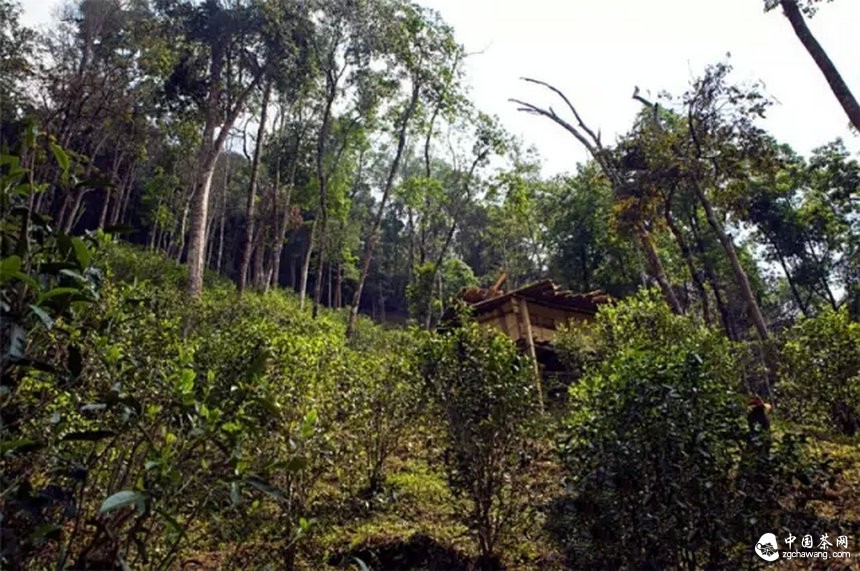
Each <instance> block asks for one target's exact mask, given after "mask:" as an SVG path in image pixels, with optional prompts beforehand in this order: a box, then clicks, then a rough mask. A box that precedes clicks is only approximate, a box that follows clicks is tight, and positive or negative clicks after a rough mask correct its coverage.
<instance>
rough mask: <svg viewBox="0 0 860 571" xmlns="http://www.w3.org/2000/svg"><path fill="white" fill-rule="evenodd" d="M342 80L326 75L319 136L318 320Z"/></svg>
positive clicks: (315, 292)
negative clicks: (334, 117)
mask: <svg viewBox="0 0 860 571" xmlns="http://www.w3.org/2000/svg"><path fill="white" fill-rule="evenodd" d="M339 79H340V74H339V73H337V72H336V71H335V70H331V69H330V70H328V73H326V101H325V108H324V109H323V117H322V125H320V131H319V134H318V136H317V154H316V169H317V182H318V183H319V187H320V201H319V214H320V216H319V217H320V228H319V247H318V248H317V275H316V280H315V281H314V306H313V312H312V313H313V317H314V318H316V316H317V313H318V312H319V304H320V299H321V298H322V284H323V269H324V265H325V255H326V248H327V247H328V174H327V173H326V172H325V168H324V164H323V163H324V161H325V154H326V148H327V147H328V138H329V131H330V130H331V129H330V125H331V108H332V105H333V104H334V99H335V97H336V96H337V84H338V80H339Z"/></svg>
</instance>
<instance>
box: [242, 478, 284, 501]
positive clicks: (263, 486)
mask: <svg viewBox="0 0 860 571" xmlns="http://www.w3.org/2000/svg"><path fill="white" fill-rule="evenodd" d="M245 482H247V483H248V485H249V486H251V487H253V488H257V489H258V490H260V491H261V492H265V493H267V494H269V495H270V496H272V497H273V498H275V499H276V500H278V501H281V502H283V501H285V499H286V498H284V494H283V493H282V492H281V491H280V490H279V489H277V488H276V487H274V486H273V485H271V484H269V483H268V482H266V481H265V480H263V479H261V478H258V477H256V476H250V477H249V478H246V479H245Z"/></svg>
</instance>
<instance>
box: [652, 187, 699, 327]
mask: <svg viewBox="0 0 860 571" xmlns="http://www.w3.org/2000/svg"><path fill="white" fill-rule="evenodd" d="M664 202H665V204H664V209H663V213H664V216H665V218H666V225H667V226H668V227H669V231H671V232H672V235H673V236H674V237H675V241H676V242H678V247H679V248H680V249H681V256H683V258H684V262H685V263H686V264H687V271H689V272H690V278H691V279H692V280H693V285H694V286H695V288H696V291H697V292H698V294H699V297H700V298H701V301H702V319H703V320H704V322H705V324H706V325H710V324H711V304H710V302H709V301H708V292H707V291H706V290H705V284H704V283H702V277H701V275H699V270H698V269H697V268H696V263H695V260H694V259H693V255H692V253H691V252H690V247H689V246H688V245H687V240H685V239H684V234H683V233H682V232H681V229H680V228H679V227H678V224H677V223H676V222H675V217H674V216H673V215H672V193H671V192H670V193H669V195H668V196H666V197H665V201H664Z"/></svg>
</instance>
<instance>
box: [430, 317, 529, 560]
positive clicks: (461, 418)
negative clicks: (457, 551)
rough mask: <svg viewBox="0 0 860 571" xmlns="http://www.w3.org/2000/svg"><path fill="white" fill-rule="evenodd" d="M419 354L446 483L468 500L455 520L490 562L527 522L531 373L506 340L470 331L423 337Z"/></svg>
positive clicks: (473, 326)
mask: <svg viewBox="0 0 860 571" xmlns="http://www.w3.org/2000/svg"><path fill="white" fill-rule="evenodd" d="M421 353H422V363H423V364H422V367H423V374H424V378H425V381H426V383H427V386H428V388H429V390H430V392H431V396H432V399H433V403H434V406H435V408H436V409H437V410H438V411H439V412H438V414H439V415H441V417H442V418H443V422H444V427H445V435H446V437H445V467H446V471H447V473H448V479H449V482H450V485H451V487H452V489H453V490H454V491H455V492H456V493H458V494H460V495H462V496H463V497H464V498H465V499H466V500H467V505H468V508H466V509H465V510H464V511H463V512H462V513H461V514H460V515H461V517H462V518H463V521H464V523H465V524H466V525H467V526H468V527H469V529H470V530H471V531H472V532H473V533H474V534H475V536H476V539H477V542H478V547H479V550H480V553H481V555H482V557H483V558H484V560H485V561H487V562H489V561H490V560H491V559H492V557H493V556H495V555H496V550H497V549H498V548H499V547H500V546H501V545H502V544H503V543H504V542H505V541H506V540H508V539H509V538H510V534H511V533H512V532H513V531H514V530H515V529H517V526H518V525H520V524H522V523H523V522H524V521H525V519H526V518H527V516H528V511H529V510H528V509H527V499H528V496H529V482H528V480H527V479H526V478H524V475H525V471H526V468H527V467H528V465H529V462H530V459H531V456H530V454H531V449H530V435H531V434H532V433H531V430H533V428H534V421H535V413H536V404H537V397H536V395H535V393H534V387H535V385H534V381H533V379H532V377H531V366H530V364H529V363H528V361H527V360H526V359H525V358H524V357H523V356H521V355H520V354H519V352H518V351H517V349H516V347H515V346H514V345H513V343H512V342H511V341H510V340H509V339H508V338H507V337H505V336H503V335H501V334H499V333H493V332H490V331H487V330H486V329H484V328H482V327H480V326H479V325H477V324H475V323H466V324H465V325H464V326H463V327H461V328H457V329H454V330H452V331H449V332H447V333H445V334H442V335H428V336H426V338H425V343H424V346H423V348H422V352H421Z"/></svg>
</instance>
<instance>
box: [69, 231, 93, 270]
mask: <svg viewBox="0 0 860 571" xmlns="http://www.w3.org/2000/svg"><path fill="white" fill-rule="evenodd" d="M72 248H74V250H75V258H76V259H77V260H78V265H79V266H80V267H81V269H82V270H83V269H86V267H87V266H89V265H90V259H91V257H92V256H91V255H90V251H89V250H88V249H87V245H86V244H84V241H83V240H81V239H80V238H77V237H75V238H72Z"/></svg>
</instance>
